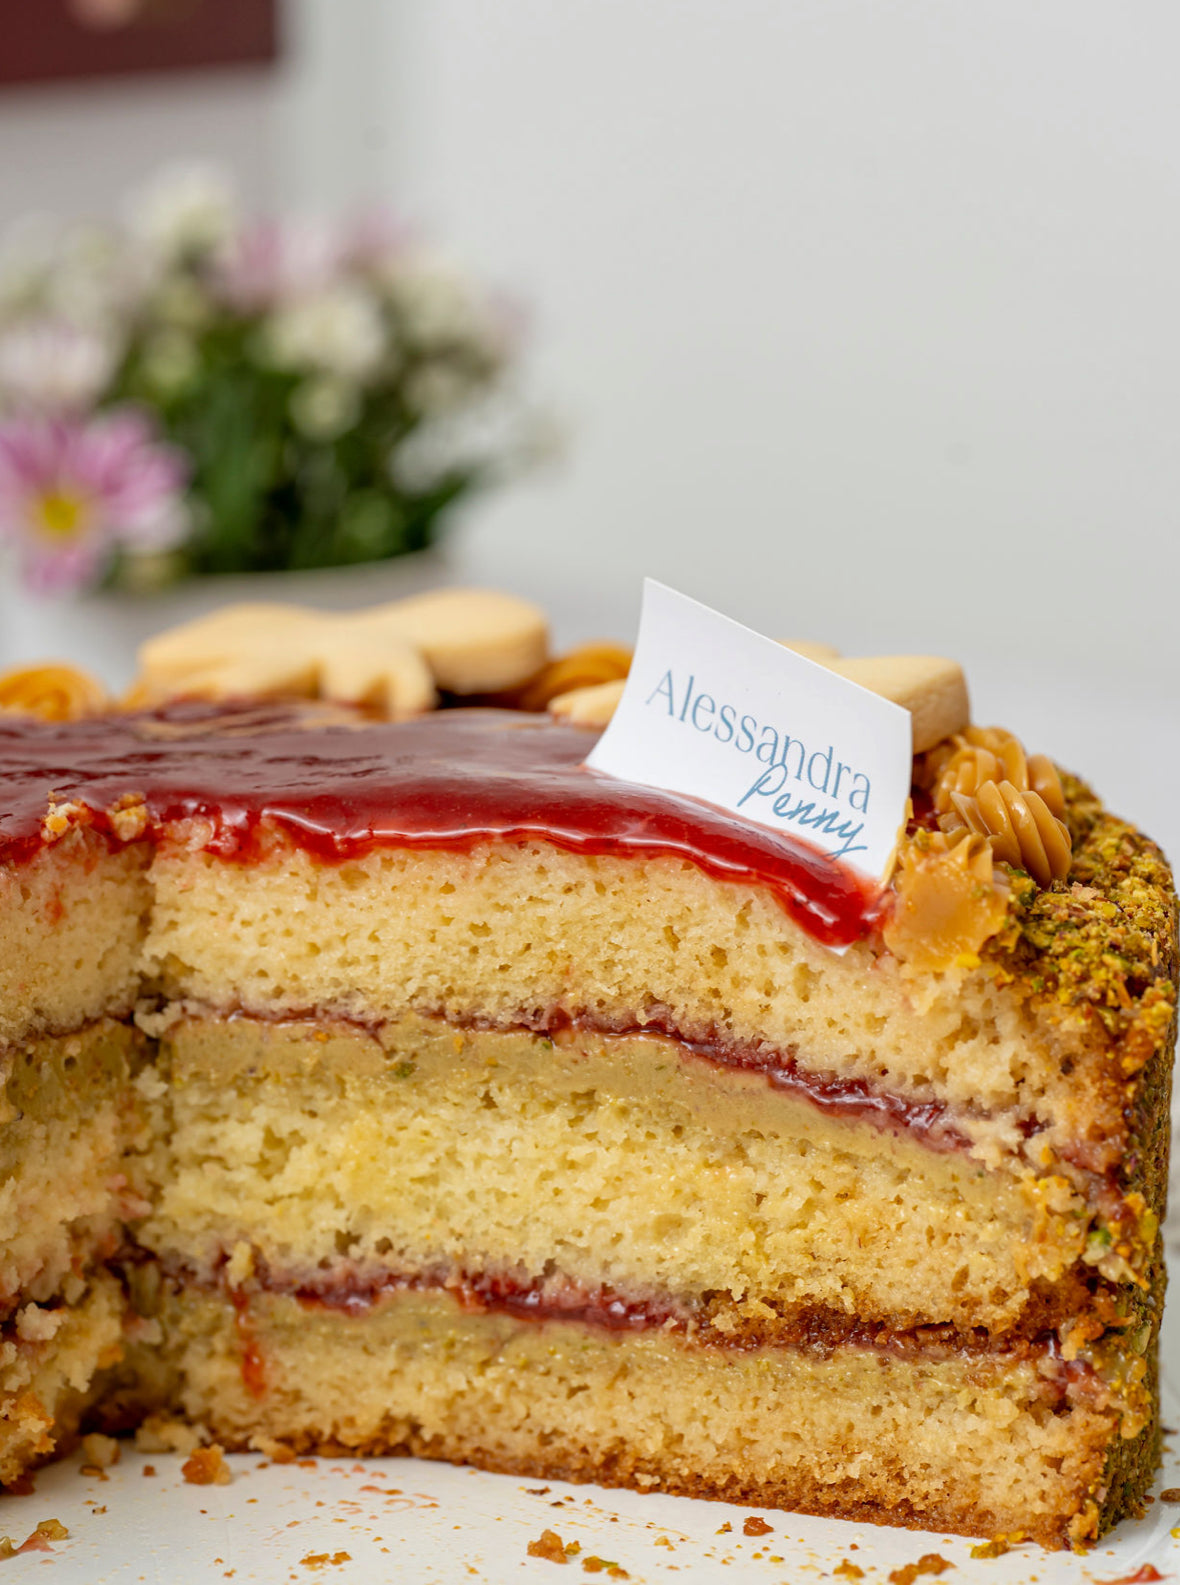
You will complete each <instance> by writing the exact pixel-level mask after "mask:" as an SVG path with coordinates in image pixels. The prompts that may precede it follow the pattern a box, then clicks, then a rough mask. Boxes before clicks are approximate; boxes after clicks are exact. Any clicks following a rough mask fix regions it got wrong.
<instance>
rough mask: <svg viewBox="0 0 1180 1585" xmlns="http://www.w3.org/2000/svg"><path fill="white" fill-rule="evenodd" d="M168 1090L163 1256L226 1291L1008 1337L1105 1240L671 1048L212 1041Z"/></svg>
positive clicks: (183, 1033)
mask: <svg viewBox="0 0 1180 1585" xmlns="http://www.w3.org/2000/svg"><path fill="white" fill-rule="evenodd" d="M160 1062H161V1072H162V1075H163V1076H164V1077H165V1078H166V1079H167V1081H168V1086H169V1089H168V1108H169V1115H168V1122H167V1128H166V1132H165V1134H164V1136H163V1138H162V1139H161V1140H160V1143H159V1144H158V1146H157V1149H156V1152H155V1155H154V1158H153V1166H152V1171H153V1176H154V1177H155V1179H156V1185H155V1193H154V1209H153V1211H152V1213H151V1215H150V1216H149V1217H148V1219H147V1220H146V1222H145V1223H144V1224H143V1225H142V1226H141V1227H140V1229H139V1232H138V1237H139V1239H140V1241H141V1242H142V1243H144V1244H146V1245H147V1246H148V1247H149V1248H150V1249H153V1250H154V1251H155V1252H156V1253H157V1254H158V1255H159V1256H161V1257H162V1258H164V1259H166V1260H167V1262H168V1263H169V1264H170V1265H171V1266H173V1267H175V1266H176V1265H177V1263H181V1264H183V1265H184V1266H185V1267H186V1268H187V1269H189V1270H191V1271H195V1272H196V1273H198V1274H199V1275H201V1276H202V1277H204V1278H205V1279H206V1280H211V1279H212V1277H213V1276H214V1274H215V1273H216V1272H217V1271H219V1270H220V1269H222V1267H223V1265H224V1263H225V1261H226V1259H227V1257H229V1256H230V1255H231V1253H233V1252H234V1251H241V1252H242V1254H243V1257H245V1252H246V1251H248V1252H249V1254H248V1258H246V1263H245V1266H244V1268H243V1270H244V1273H245V1275H247V1276H248V1275H250V1274H251V1273H252V1271H253V1267H254V1265H255V1264H257V1266H258V1268H259V1270H260V1272H261V1271H265V1272H266V1273H267V1274H268V1280H270V1281H271V1282H284V1283H286V1284H288V1285H290V1286H301V1285H302V1286H306V1287H310V1288H319V1289H321V1290H323V1291H325V1292H327V1293H329V1294H330V1292H331V1288H332V1285H333V1284H334V1283H342V1284H344V1286H345V1288H346V1289H355V1288H357V1287H360V1288H362V1289H363V1287H364V1286H365V1285H366V1284H371V1285H379V1284H380V1283H381V1281H382V1280H383V1279H384V1278H386V1277H387V1276H388V1275H389V1274H390V1273H395V1274H396V1273H402V1274H410V1275H413V1274H415V1273H418V1272H421V1271H433V1272H438V1271H441V1270H451V1271H453V1272H454V1273H455V1275H456V1277H457V1278H462V1277H463V1276H464V1275H474V1274H477V1273H480V1272H485V1273H486V1272H492V1273H497V1272H503V1273H510V1274H512V1276H513V1277H514V1279H515V1280H517V1281H523V1282H525V1283H526V1284H529V1283H531V1284H536V1285H538V1286H544V1285H546V1284H548V1283H556V1284H560V1283H561V1282H573V1283H575V1284H577V1285H579V1286H580V1287H582V1288H584V1289H588V1290H590V1291H592V1292H593V1291H597V1290H599V1289H602V1288H606V1289H611V1290H615V1291H618V1292H621V1293H624V1294H627V1295H630V1296H632V1297H636V1298H640V1299H642V1298H644V1297H647V1298H649V1299H651V1300H652V1301H654V1302H655V1303H656V1304H657V1305H666V1304H668V1303H669V1302H671V1303H672V1304H673V1305H676V1306H680V1307H681V1309H682V1310H683V1311H685V1312H686V1313H695V1312H696V1311H697V1310H698V1309H699V1308H700V1307H701V1306H702V1305H704V1304H705V1301H706V1300H708V1311H709V1314H710V1315H712V1316H713V1317H714V1318H715V1321H716V1323H717V1324H718V1325H721V1326H728V1327H730V1328H731V1329H732V1328H738V1327H741V1326H742V1325H743V1324H744V1323H747V1322H748V1321H749V1319H750V1318H751V1317H754V1318H757V1319H758V1320H759V1322H760V1323H762V1324H765V1323H766V1322H767V1321H768V1320H773V1319H774V1317H775V1316H776V1315H779V1316H785V1317H787V1318H790V1317H791V1316H792V1315H794V1314H796V1313H797V1312H799V1311H800V1310H806V1309H808V1308H809V1307H810V1308H815V1307H817V1306H818V1307H827V1308H830V1309H831V1310H833V1311H834V1312H835V1313H836V1314H837V1315H842V1316H860V1317H861V1318H863V1319H868V1320H876V1321H882V1322H888V1323H890V1324H892V1325H894V1326H900V1327H907V1326H914V1325H922V1324H930V1323H934V1322H946V1321H950V1322H953V1323H954V1324H956V1325H958V1326H960V1327H962V1328H964V1329H968V1330H969V1329H970V1328H972V1327H976V1326H986V1327H988V1328H990V1329H992V1330H993V1331H995V1332H996V1333H997V1334H998V1333H1001V1332H1003V1331H1005V1330H1007V1329H1009V1328H1011V1327H1012V1326H1014V1325H1018V1324H1020V1323H1021V1321H1022V1319H1023V1317H1024V1314H1025V1311H1026V1309H1027V1307H1028V1305H1029V1304H1030V1301H1031V1300H1032V1298H1033V1295H1034V1291H1039V1290H1040V1289H1041V1288H1047V1287H1048V1286H1050V1285H1052V1284H1055V1283H1057V1282H1058V1281H1060V1280H1061V1279H1062V1278H1063V1277H1064V1276H1065V1275H1066V1274H1067V1273H1068V1272H1069V1271H1070V1270H1071V1268H1072V1267H1073V1266H1074V1265H1075V1263H1076V1262H1077V1260H1078V1259H1079V1257H1080V1255H1081V1253H1082V1250H1083V1249H1084V1247H1085V1243H1086V1238H1087V1234H1088V1229H1089V1221H1088V1214H1087V1209H1086V1207H1085V1204H1084V1202H1083V1201H1082V1200H1081V1199H1080V1198H1079V1197H1078V1196H1077V1195H1076V1194H1074V1193H1073V1192H1071V1191H1070V1189H1069V1187H1068V1185H1066V1184H1064V1183H1062V1182H1060V1181H1058V1182H1057V1183H1055V1184H1054V1183H1046V1182H1045V1181H1043V1180H1038V1179H1036V1178H1035V1177H1034V1176H1033V1174H1032V1173H1031V1171H1029V1170H1028V1169H1027V1168H1026V1169H1024V1170H1023V1172H1021V1171H1019V1170H1002V1171H998V1172H990V1173H981V1172H980V1171H979V1169H978V1166H977V1165H976V1164H975V1163H974V1162H972V1161H971V1160H970V1158H968V1157H967V1156H965V1155H964V1154H963V1153H961V1152H950V1153H939V1152H936V1151H931V1150H928V1149H926V1148H924V1147H923V1145H922V1144H921V1143H920V1142H919V1141H917V1140H912V1139H908V1138H905V1137H895V1136H894V1135H892V1134H890V1133H888V1132H883V1131H882V1130H881V1129H879V1128H877V1127H874V1126H873V1125H871V1124H870V1123H867V1122H863V1121H862V1122H857V1121H855V1120H852V1119H849V1118H847V1117H841V1118H833V1117H828V1116H826V1115H825V1114H824V1113H823V1112H821V1111H820V1110H819V1109H817V1108H816V1107H815V1106H814V1105H812V1104H811V1103H810V1102H809V1101H807V1100H806V1099H803V1098H801V1097H798V1096H796V1095H793V1094H791V1093H790V1092H788V1091H785V1090H783V1089H776V1088H775V1087H774V1086H772V1085H771V1084H770V1083H769V1082H768V1081H767V1079H766V1078H765V1076H764V1075H762V1074H759V1073H740V1072H737V1073H735V1072H733V1071H732V1070H726V1069H721V1068H718V1067H716V1066H715V1065H714V1064H712V1063H709V1062H705V1061H702V1060H700V1059H699V1058H696V1057H694V1056H692V1055H689V1054H686V1053H685V1052H684V1051H683V1050H682V1049H681V1048H678V1047H677V1045H676V1044H675V1043H674V1042H672V1041H670V1040H665V1039H659V1038H656V1037H651V1036H647V1037H642V1038H638V1039H627V1038H623V1037H610V1038H603V1037H601V1036H596V1035H592V1034H585V1033H579V1032H576V1031H571V1032H569V1033H568V1034H567V1035H566V1036H565V1037H564V1038H563V1039H562V1040H561V1041H560V1042H559V1043H557V1044H556V1045H555V1044H554V1042H552V1041H551V1040H549V1039H546V1038H544V1037H541V1036H536V1035H530V1034H527V1033H497V1032H495V1031H488V1030H483V1031H481V1030H468V1031H456V1030H455V1029H453V1028H450V1027H448V1026H447V1025H446V1024H444V1023H442V1022H441V1021H440V1020H423V1019H419V1018H414V1017H409V1018H406V1019H403V1020H400V1021H398V1022H397V1023H393V1024H389V1025H386V1026H384V1027H383V1028H382V1029H380V1030H379V1031H378V1032H376V1033H372V1034H368V1033H365V1032H364V1031H361V1030H358V1029H356V1028H352V1027H349V1026H340V1025H337V1026H335V1027H333V1026H332V1025H330V1024H325V1023H322V1022H315V1021H308V1022H302V1023H275V1022H272V1021H269V1020H263V1021H258V1020H253V1019H248V1018H243V1017H235V1018H231V1019H218V1018H188V1019H185V1020H183V1021H181V1022H179V1023H177V1024H175V1025H174V1026H173V1027H171V1028H170V1029H169V1030H168V1032H167V1033H166V1034H165V1035H164V1037H163V1040H162V1046H161V1056H160ZM509 1163H510V1164H511V1165H510V1167H509V1166H508V1165H507V1164H509ZM655 1185H658V1186H659V1189H658V1193H656V1192H654V1186H655ZM1065 1302H1066V1303H1068V1302H1076V1295H1074V1296H1073V1299H1072V1301H1071V1300H1070V1299H1068V1298H1067V1299H1066V1300H1065ZM768 1306H773V1310H772V1309H770V1308H768Z"/></svg>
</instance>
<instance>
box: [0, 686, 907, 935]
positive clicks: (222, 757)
mask: <svg viewBox="0 0 1180 1585" xmlns="http://www.w3.org/2000/svg"><path fill="white" fill-rule="evenodd" d="M314 720H315V717H314V716H309V714H308V712H307V710H306V708H305V707H298V706H293V705H284V704H268V705H248V704H243V705H239V706H226V705H208V704H199V703H195V702H191V701H190V702H186V703H180V704H173V705H168V706H165V707H164V708H162V709H160V710H157V711H151V712H146V713H143V714H137V715H125V716H111V717H102V718H98V719H95V720H90V721H76V722H67V723H47V722H39V721H28V720H24V719H21V720H17V719H12V720H6V719H3V718H0V789H2V790H0V859H8V860H10V861H20V860H21V859H24V858H28V857H30V856H31V855H32V854H33V853H35V852H36V851H37V849H38V848H39V847H40V845H41V842H42V835H41V829H42V822H43V821H44V818H45V815H46V812H47V808H48V805H49V802H50V799H51V796H52V798H53V800H54V801H55V802H57V803H58V804H63V803H74V804H80V805H83V806H84V807H85V808H86V809H87V810H88V811H89V815H88V818H89V821H90V824H91V825H93V826H95V827H97V828H98V829H100V830H104V831H107V832H110V833H111V834H112V838H114V831H113V827H112V823H111V820H110V818H109V816H108V815H107V814H106V811H108V810H110V809H113V808H114V807H115V806H116V805H117V804H118V803H119V802H120V800H123V799H126V798H127V797H128V796H129V795H134V796H137V797H140V798H142V799H143V801H144V803H145V805H146V808H147V812H148V815H149V817H150V819H151V821H152V822H153V824H154V826H155V827H156V828H157V829H160V828H162V827H167V826H169V825H172V824H174V823H176V822H179V821H187V820H197V821H201V822H204V823H205V824H206V826H207V829H208V835H207V837H206V839H205V843H204V845H205V847H206V848H207V850H208V851H210V852H213V853H215V854H217V855H218V856H219V857H222V858H226V859H232V860H238V861H241V862H249V861H251V860H253V859H257V858H258V857H259V856H260V854H262V853H263V852H264V851H265V849H266V846H267V842H268V840H269V839H271V838H272V837H273V835H274V834H276V833H277V834H280V835H282V836H285V837H286V838H288V839H289V840H290V841H292V842H294V843H295V844H296V845H297V846H299V847H300V848H303V849H305V850H306V851H308V852H310V853H312V854H314V855H315V856H316V857H317V858H319V859H321V860H323V861H325V862H328V863H331V862H340V861H343V860H347V859H350V858H355V857H358V856H360V855H363V854H366V853H368V852H371V851H372V850H374V849H378V848H383V847H386V848H397V847H422V848H445V849H458V850H462V849H466V848H470V847H472V846H474V845H475V844H477V843H479V842H481V841H485V840H489V839H494V840H500V841H518V842H525V841H529V840H531V839H540V840H542V841H545V842H549V843H552V844H553V845H554V846H557V847H560V848H564V849H566V850H568V851H570V852H575V853H585V854H602V855H611V856H622V857H636V858H638V857H644V858H654V857H658V856H661V855H667V856H671V857H674V858H679V859H684V860H687V861H688V862H690V863H692V864H694V865H696V866H697V868H699V869H701V870H703V871H704V872H705V873H706V874H708V875H711V876H713V877H714V878H716V879H718V880H723V881H736V882H740V883H744V884H754V885H758V886H762V887H765V888H767V889H768V890H769V891H771V892H772V893H773V894H774V895H775V896H776V897H777V898H778V900H779V902H780V903H781V904H782V906H783V908H784V909H785V910H786V912H787V913H788V914H789V915H790V916H791V918H792V919H794V920H795V922H796V923H797V924H799V925H801V926H802V927H803V928H804V929H806V930H807V931H809V932H810V934H811V935H812V936H814V937H815V938H816V939H817V940H819V941H821V942H823V943H825V944H826V945H829V946H845V945H847V944H849V943H850V942H853V941H856V940H858V939H860V938H861V937H862V936H864V935H867V934H868V933H869V931H870V930H871V929H872V928H873V926H874V924H875V922H876V920H877V917H878V915H879V912H880V907H881V897H880V893H879V891H878V889H876V888H874V887H873V885H872V884H871V883H869V882H868V881H866V880H864V879H863V878H861V877H859V876H857V875H856V874H855V873H854V872H852V871H851V870H848V869H846V868H845V867H844V866H843V865H840V864H838V863H837V862H836V861H834V860H832V859H830V858H828V857H827V856H826V855H825V854H823V853H820V852H819V851H818V850H817V849H814V848H812V847H809V846H808V845H807V844H805V843H802V842H800V841H798V840H797V839H795V838H792V837H789V836H786V835H782V834H779V833H777V832H773V831H769V830H764V829H763V828H762V827H760V826H756V825H751V824H748V823H746V822H744V821H741V820H738V819H736V818H735V817H733V816H732V815H730V814H727V813H726V812H725V811H724V810H721V809H718V808H715V807H714V806H713V805H711V804H706V803H698V802H696V801H695V800H693V799H691V798H684V797H679V796H677V795H675V794H672V793H666V792H659V791H656V790H655V789H652V788H647V787H639V786H636V785H634V784H633V783H629V782H621V781H615V780H613V779H611V778H609V777H606V776H601V775H597V774H595V773H594V772H591V771H588V770H586V769H585V768H584V766H583V763H582V762H583V760H584V759H585V757H586V754H587V753H588V752H589V750H590V748H591V746H592V744H593V742H594V738H593V737H592V735H591V734H590V733H589V732H588V731H587V730H586V729H585V728H582V727H571V726H565V725H561V724H559V723H556V722H553V721H551V720H550V719H549V718H548V717H546V716H535V715H525V714H521V713H518V712H510V711H499V710H486V709H476V710H443V711H436V712H435V713H434V714H432V715H427V716H422V717H420V718H418V719H416V720H413V721H403V722H397V723H389V722H368V723H363V724H358V722H355V721H347V720H343V719H335V720H332V721H331V722H330V723H329V724H326V725H323V724H315V725H313V724H312V723H313V722H314Z"/></svg>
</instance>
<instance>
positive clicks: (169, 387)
mask: <svg viewBox="0 0 1180 1585" xmlns="http://www.w3.org/2000/svg"><path fill="white" fill-rule="evenodd" d="M199 366H200V359H199V358H198V356H197V348H196V344H195V342H194V341H193V339H192V337H191V336H189V335H186V334H185V332H184V331H183V330H176V329H173V330H159V331H157V332H156V334H155V335H154V336H152V337H151V339H150V340H149V341H148V342H147V344H146V345H145V347H144V349H143V354H142V363H141V368H142V371H143V377H144V379H145V380H146V381H147V382H148V384H149V385H150V386H151V387H152V388H153V389H154V390H155V391H157V392H159V393H160V395H162V396H170V395H174V394H175V393H176V392H177V391H182V390H183V389H184V387H185V386H186V385H188V384H189V382H190V381H191V380H192V378H193V376H194V375H195V374H196V372H197V370H198V368H199Z"/></svg>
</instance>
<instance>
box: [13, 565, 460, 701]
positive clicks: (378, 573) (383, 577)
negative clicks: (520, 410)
mask: <svg viewBox="0 0 1180 1585" xmlns="http://www.w3.org/2000/svg"><path fill="white" fill-rule="evenodd" d="M454 581H455V577H454V568H453V564H452V560H451V558H450V557H449V556H448V555H447V553H446V551H445V550H443V549H440V548H439V547H438V546H434V547H432V548H431V549H429V550H420V551H415V552H413V553H412V554H411V555H408V556H398V557H395V558H394V559H393V560H391V561H377V562H366V563H364V564H363V565H360V566H355V567H326V568H324V569H322V570H320V569H317V570H315V571H312V572H246V573H236V574H229V575H226V576H221V577H213V578H193V579H190V580H189V581H188V582H186V583H182V584H178V585H176V586H175V587H174V588H171V589H168V590H165V591H163V592H162V593H160V594H154V595H137V594H115V593H96V594H84V595H76V596H72V597H62V598H58V599H45V598H38V597H37V596H35V595H32V594H30V593H29V591H28V590H27V589H24V588H22V587H21V586H20V585H18V584H16V583H14V582H12V581H9V580H3V581H0V669H3V668H4V667H8V666H17V665H23V664H26V663H27V662H30V661H39V660H65V661H70V662H72V663H73V664H74V665H76V666H81V667H83V668H84V669H85V670H87V671H91V672H94V673H95V675H97V676H99V677H101V678H102V679H103V681H104V682H106V683H107V684H108V686H110V687H112V688H116V689H119V688H123V687H125V686H126V685H127V684H128V683H129V682H130V681H131V679H132V677H133V676H134V675H135V652H136V650H137V649H138V648H139V646H140V644H142V643H143V641H144V640H145V639H147V638H150V637H151V636H152V635H153V634H154V633H162V632H163V631H164V630H165V629H166V628H170V627H175V626H176V625H177V624H178V623H180V622H187V621H191V620H192V619H193V618H194V617H198V616H203V615H204V614H205V613H206V612H207V611H212V610H215V609H216V608H217V607H218V606H220V605H230V604H233V603H235V602H238V601H244V600H250V601H254V600H273V601H282V602H284V603H286V604H288V605H308V606H312V607H314V608H316V609H318V610H323V611H355V610H358V609H359V608H360V607H362V606H367V605H381V604H384V603H385V602H386V601H388V600H399V599H402V598H404V597H405V596H406V595H410V594H418V593H420V592H421V591H422V590H423V589H430V588H434V587H436V586H438V585H442V584H446V583H453V582H454Z"/></svg>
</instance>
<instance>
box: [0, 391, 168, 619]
mask: <svg viewBox="0 0 1180 1585" xmlns="http://www.w3.org/2000/svg"><path fill="white" fill-rule="evenodd" d="M187 475H188V465H187V463H186V461H185V458H184V456H183V453H181V452H180V451H178V450H177V449H176V448H175V447H174V446H168V445H164V444H162V443H161V442H160V441H159V440H158V439H157V438H156V434H155V431H154V430H153V428H152V426H151V424H150V422H149V420H148V419H147V418H146V417H145V415H144V414H142V413H140V412H137V411H135V410H134V409H130V408H123V409H116V410H112V411H111V412H107V413H99V414H97V415H95V416H94V417H92V418H89V419H85V420H83V419H66V418H59V419H49V418H14V419H10V420H8V421H7V422H5V423H0V540H4V539H6V540H8V541H9V542H10V543H12V544H13V545H14V546H15V548H16V550H17V552H18V554H19V555H20V557H21V560H22V562H23V565H24V569H25V576H26V578H27V580H28V582H29V584H30V586H31V587H32V588H34V589H38V590H42V591H57V590H64V589H76V588H81V587H83V586H85V585H86V584H89V583H93V582H94V581H95V580H96V579H97V578H98V577H99V576H100V575H101V573H102V572H103V570H104V568H105V566H106V564H107V562H108V561H109V560H110V557H111V555H112V553H113V552H114V551H115V550H118V549H127V550H143V551H152V550H166V549H168V548H169V547H171V546H172V545H175V544H176V543H177V542H178V541H179V540H181V539H182V538H183V537H184V533H185V529H186V527H187V522H186V515H185V510H184V501H183V496H182V492H183V489H184V485H185V482H186V479H187Z"/></svg>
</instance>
